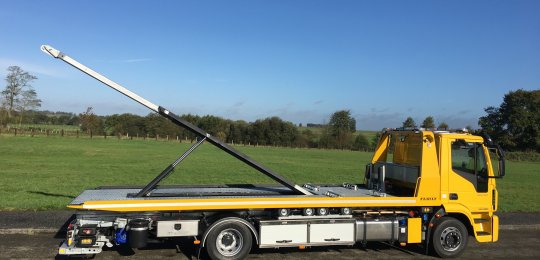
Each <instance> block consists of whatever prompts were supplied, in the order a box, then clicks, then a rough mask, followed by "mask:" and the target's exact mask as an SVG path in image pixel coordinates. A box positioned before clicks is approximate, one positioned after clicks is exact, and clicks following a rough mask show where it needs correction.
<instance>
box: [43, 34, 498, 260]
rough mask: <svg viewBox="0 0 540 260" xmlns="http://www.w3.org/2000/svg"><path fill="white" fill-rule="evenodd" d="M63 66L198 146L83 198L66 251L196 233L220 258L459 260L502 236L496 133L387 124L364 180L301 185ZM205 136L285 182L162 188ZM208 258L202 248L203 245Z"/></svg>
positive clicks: (176, 119)
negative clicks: (287, 250)
mask: <svg viewBox="0 0 540 260" xmlns="http://www.w3.org/2000/svg"><path fill="white" fill-rule="evenodd" d="M42 50H43V51H44V52H46V53H47V54H49V55H51V56H53V57H55V58H58V59H61V60H63V61H65V62H67V63H68V64H70V65H72V66H74V67H75V68H77V69H79V70H81V71H82V72H84V73H86V74H88V75H90V76H91V77H94V78H96V79H97V80H99V81H101V82H102V83H104V84H106V85H108V86H109V87H111V88H113V89H115V90H117V91H119V92H121V93H122V94H124V95H126V96H128V97H130V98H132V99H133V100H135V101H137V102H139V103H140V104H142V105H144V106H146V107H148V108H149V109H151V110H152V111H155V112H157V113H159V114H160V115H162V116H164V117H166V118H168V119H170V120H171V121H172V122H174V123H176V124H178V125H179V126H182V127H185V128H186V129H188V130H190V131H191V132H192V133H194V134H195V135H196V136H197V137H198V140H197V142H195V143H194V145H193V146H192V147H191V148H190V149H188V150H187V151H186V152H185V153H183V154H182V156H180V157H179V158H178V159H177V160H175V161H174V162H173V163H172V164H171V165H169V166H168V167H167V168H166V169H165V170H164V171H163V172H161V173H160V174H159V175H158V176H157V177H156V178H155V179H154V180H152V181H151V182H150V183H149V184H148V185H146V186H145V187H101V188H96V189H90V190H85V191H83V192H82V193H81V194H80V195H79V196H78V197H76V198H75V199H74V200H73V201H72V202H71V203H70V204H69V205H68V207H69V208H72V209H77V210H78V211H77V214H76V215H75V218H74V220H73V221H72V222H71V224H70V225H69V226H68V230H67V237H66V240H65V241H64V242H63V243H62V245H61V246H60V248H59V249H58V250H59V251H58V252H59V254H60V255H94V254H98V253H100V252H101V251H102V248H103V247H104V246H106V247H115V246H116V247H121V246H127V247H131V248H142V247H146V246H147V244H148V243H149V241H151V242H154V241H164V240H168V239H175V238H178V237H187V238H192V239H193V243H194V244H195V245H198V247H199V249H202V248H205V249H206V251H207V253H208V255H209V256H210V258H212V259H243V258H246V257H247V256H248V254H249V252H250V250H251V248H252V247H255V246H257V247H260V248H281V247H298V248H306V247H312V246H335V245H354V244H356V243H362V244H365V243H367V242H369V241H389V242H395V243H399V244H400V245H406V244H420V245H422V246H423V247H424V248H425V249H426V253H428V250H432V251H431V252H434V253H435V254H437V255H438V256H440V257H456V256H459V255H460V254H461V253H462V252H463V250H464V249H465V248H466V246H467V241H468V239H469V236H473V237H474V238H475V239H476V240H477V241H479V242H495V241H497V239H498V231H499V220H498V217H497V216H496V215H495V214H494V213H495V212H496V210H497V203H498V201H497V198H498V194H497V187H496V179H497V178H502V177H503V176H504V153H503V151H502V149H501V148H500V147H499V146H498V145H496V144H494V143H493V142H492V141H491V140H490V139H489V138H488V137H485V138H483V137H480V136H475V135H471V134H468V133H465V132H450V131H436V130H424V129H385V130H383V132H382V133H381V137H380V141H379V143H378V145H377V149H376V151H375V153H374V155H373V159H372V160H371V163H369V164H368V165H367V166H366V170H365V173H364V178H359V180H358V183H357V184H349V183H344V184H342V185H321V184H304V185H296V184H294V183H292V182H290V181H288V180H287V179H285V178H284V177H282V176H281V175H279V174H277V173H275V172H273V171H271V170H270V169H268V168H266V167H264V166H262V165H261V164H259V163H258V162H256V161H254V160H252V159H251V158H249V157H248V156H246V155H244V154H241V153H239V152H238V151H236V150H235V149H234V148H232V147H230V146H228V145H227V144H225V143H223V142H221V141H220V140H218V139H217V138H215V137H213V136H211V135H210V134H208V133H206V132H205V131H203V130H202V129H200V128H197V127H196V126H194V125H192V124H190V123H189V122H186V121H184V120H183V119H182V118H180V117H178V116H176V115H174V114H173V113H171V112H170V111H169V110H167V109H165V108H163V107H160V106H157V105H154V104H152V103H151V102H149V101H147V100H145V99H143V98H142V97H140V96H138V95H136V94H135V93H133V92H131V91H129V90H127V89H126V88H124V87H122V86H120V85H119V84H117V83H115V82H113V81H111V80H109V79H108V78H106V77H104V76H102V75H101V74H99V73H97V72H95V71H93V70H91V69H90V68H88V67H86V66H84V65H82V64H81V63H79V62H77V61H76V60H74V59H72V58H70V57H69V56H67V55H65V54H63V53H62V52H60V51H58V50H56V49H54V48H52V47H50V46H47V45H44V46H42ZM204 141H207V142H209V143H211V144H213V145H215V146H217V147H218V148H220V149H222V150H223V151H225V152H227V153H229V154H230V155H232V156H234V157H235V158H237V159H239V160H241V161H243V162H244V163H246V164H248V165H249V166H251V167H253V168H255V169H256V170H258V171H259V172H261V173H263V174H265V175H267V176H269V177H270V178H272V179H274V180H275V181H277V182H278V183H279V184H281V185H282V186H256V185H221V186H159V185H158V184H159V182H160V181H161V180H162V179H163V178H165V177H166V176H168V175H169V174H170V173H172V171H173V170H174V168H175V167H176V166H177V165H178V164H179V163H180V162H181V161H182V160H183V159H184V158H186V156H188V155H189V154H190V153H191V152H192V151H193V150H195V149H196V148H197V147H198V146H199V145H200V144H201V143H203V142H204ZM199 252H200V250H199Z"/></svg>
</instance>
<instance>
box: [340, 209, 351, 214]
mask: <svg viewBox="0 0 540 260" xmlns="http://www.w3.org/2000/svg"><path fill="white" fill-rule="evenodd" d="M342 212H343V215H349V214H350V213H351V209H349V208H343V210H342Z"/></svg>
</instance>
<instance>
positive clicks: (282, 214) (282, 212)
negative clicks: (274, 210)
mask: <svg viewBox="0 0 540 260" xmlns="http://www.w3.org/2000/svg"><path fill="white" fill-rule="evenodd" d="M290 214H291V210H290V209H278V216H280V217H287V216H289V215H290Z"/></svg>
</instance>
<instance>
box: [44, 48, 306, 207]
mask: <svg viewBox="0 0 540 260" xmlns="http://www.w3.org/2000/svg"><path fill="white" fill-rule="evenodd" d="M41 50H42V51H43V52H45V53H47V54H49V55H51V56H52V57H54V58H57V59H61V60H63V61H64V62H66V63H67V64H69V65H71V66H73V67H75V68H76V69H78V70H80V71H82V72H84V73H86V74H88V75H89V76H90V77H92V78H95V79H97V80H98V81H100V82H102V83H103V84H105V85H107V86H109V87H111V88H112V89H114V90H116V91H118V92H120V93H122V94H124V95H125V96H127V97H129V98H131V99H133V100H135V101H137V102H138V103H140V104H141V105H143V106H145V107H147V108H149V109H150V110H152V111H154V112H156V113H159V114H160V115H162V116H164V117H166V118H168V119H169V120H171V121H172V122H173V123H175V124H176V125H178V126H181V127H183V128H185V129H187V130H189V131H190V132H192V133H193V134H195V135H196V136H197V137H198V139H199V141H198V142H197V143H195V145H194V146H192V148H190V149H189V150H188V151H186V153H184V154H183V155H182V157H180V158H179V159H178V160H176V161H175V162H174V163H173V164H171V165H170V166H169V167H167V168H166V169H165V170H164V171H163V172H162V173H161V174H160V175H158V176H157V177H156V178H155V179H154V180H152V181H151V182H150V183H149V184H148V185H147V186H146V187H145V188H143V189H142V190H141V191H140V192H139V193H138V194H137V195H136V197H142V196H147V195H148V194H149V193H150V192H151V191H152V190H153V189H155V188H156V187H157V184H158V183H159V182H160V181H161V180H162V179H164V178H165V177H166V176H167V175H169V174H170V173H171V172H172V171H173V169H174V167H175V166H176V165H177V164H178V163H179V162H180V161H181V160H183V159H184V158H185V157H186V156H187V155H189V153H190V152H191V151H193V150H194V149H195V148H196V147H197V146H198V145H199V144H200V143H202V142H203V141H204V140H207V141H208V142H209V143H211V144H213V145H215V146H216V147H218V148H219V149H221V150H223V151H225V152H226V153H228V154H230V155H232V156H233V157H235V158H236V159H238V160H240V161H242V162H244V163H245V164H247V165H249V166H251V167H253V168H254V169H256V170H257V171H259V172H261V173H263V174H265V175H266V176H268V177H270V178H272V179H273V180H275V181H277V182H278V183H280V184H282V185H283V186H285V187H287V188H289V189H291V190H292V191H294V192H295V193H297V194H300V195H311V193H310V192H309V191H307V190H305V189H303V188H302V187H300V186H298V185H295V184H294V183H293V182H291V181H289V180H287V179H285V178H284V177H283V176H281V175H279V174H278V173H276V172H274V171H272V170H270V169H268V168H266V167H265V166H263V165H261V164H260V163H258V162H256V161H255V160H253V159H251V158H249V157H248V156H247V155H245V154H242V153H240V152H239V151H237V150H236V149H234V148H232V147H231V146H229V145H227V144H226V143H224V142H222V141H220V140H219V139H217V138H215V137H213V136H211V135H210V134H209V133H207V132H206V131H204V130H202V129H201V128H199V127H197V126H195V125H193V124H191V123H189V122H188V121H186V120H184V119H182V118H180V117H179V116H177V115H175V114H173V113H171V112H170V111H169V110H167V109H165V108H163V107H161V106H158V105H155V104H153V103H152V102H150V101H148V100H146V99H144V98H143V97H141V96H139V95H137V94H135V93H133V92H131V91H130V90H129V89H127V88H124V87H122V86H121V85H120V84H118V83H116V82H114V81H112V80H110V79H108V78H106V77H105V76H103V75H101V74H99V73H97V72H96V71H94V70H92V69H90V68H88V67H86V66H85V65H83V64H81V63H79V62H78V61H76V60H75V59H73V58H71V57H69V56H68V55H66V54H64V53H62V52H60V51H58V50H56V49H54V48H53V47H51V46H48V45H42V46H41Z"/></svg>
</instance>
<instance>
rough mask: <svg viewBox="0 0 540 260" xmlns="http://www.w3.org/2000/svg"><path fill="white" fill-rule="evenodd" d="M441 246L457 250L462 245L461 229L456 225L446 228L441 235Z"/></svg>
mask: <svg viewBox="0 0 540 260" xmlns="http://www.w3.org/2000/svg"><path fill="white" fill-rule="evenodd" d="M440 242H441V246H442V248H443V249H444V250H445V251H449V252H452V251H456V250H458V249H459V247H460V246H461V242H462V235H461V231H459V229H457V228H455V227H447V228H445V229H444V230H443V231H442V233H441V237H440Z"/></svg>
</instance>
